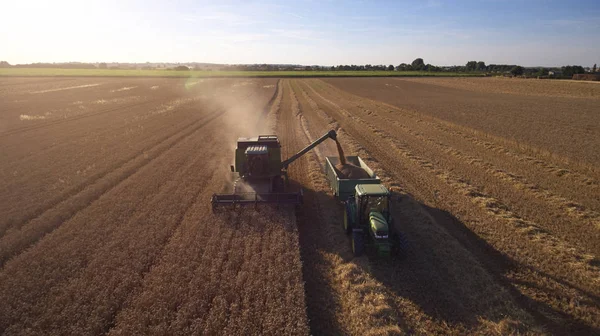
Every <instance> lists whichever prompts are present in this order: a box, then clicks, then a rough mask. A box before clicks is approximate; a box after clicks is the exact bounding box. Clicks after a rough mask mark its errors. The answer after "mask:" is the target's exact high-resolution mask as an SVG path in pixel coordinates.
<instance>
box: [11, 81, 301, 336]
mask: <svg viewBox="0 0 600 336" xmlns="http://www.w3.org/2000/svg"><path fill="white" fill-rule="evenodd" d="M263 82H268V83H263ZM271 82H274V81H272V80H271V81H261V82H259V83H254V85H253V87H252V88H251V89H247V90H238V92H237V93H227V92H226V91H225V88H222V89H221V90H222V92H217V94H219V95H224V96H225V97H220V98H223V99H225V100H229V101H239V102H244V101H246V100H251V99H254V100H256V102H255V105H256V106H258V105H260V104H261V103H260V102H261V101H262V104H263V105H264V104H266V102H267V101H268V99H269V98H270V97H271V95H272V93H273V92H274V90H273V89H271V90H265V88H264V87H262V86H261V85H260V84H269V83H271ZM242 91H243V92H242ZM269 92H270V93H269ZM220 98H219V99H216V98H215V103H214V104H213V105H215V106H216V107H217V109H220V110H223V111H224V114H222V113H220V112H218V111H217V112H216V113H217V114H214V117H213V118H211V117H210V115H209V114H207V113H203V114H204V115H207V116H206V117H203V116H202V114H201V115H200V117H199V118H198V122H199V124H198V122H196V123H194V120H195V119H190V120H188V125H187V126H184V127H183V128H179V129H176V128H174V129H175V133H174V134H173V135H172V136H171V137H168V136H166V137H164V140H162V141H161V142H159V145H158V147H156V148H157V152H156V153H154V152H153V149H150V150H149V151H146V152H143V153H140V155H138V156H137V157H135V158H133V159H132V160H133V162H131V164H132V167H131V170H129V171H128V172H127V173H124V174H121V173H119V172H118V170H119V169H121V168H117V170H112V171H109V172H108V175H107V176H110V175H111V174H112V173H113V172H115V173H116V174H117V175H119V174H120V175H119V176H120V178H119V180H117V181H116V182H115V183H112V182H111V183H110V184H112V185H111V186H110V187H109V188H105V190H102V191H100V192H99V193H98V195H94V198H95V200H94V199H92V200H88V201H89V202H90V203H89V204H87V202H86V198H85V197H83V198H81V199H79V200H77V199H76V197H75V198H74V197H69V196H71V195H67V200H66V202H67V203H69V202H75V201H79V202H81V203H80V204H79V205H76V207H78V209H76V210H75V211H74V214H73V215H72V218H70V219H68V220H66V221H64V222H62V221H60V220H58V221H57V222H56V224H60V225H59V226H57V227H56V228H53V231H52V232H51V233H49V234H46V235H43V234H42V235H41V237H39V239H40V240H39V241H38V242H37V243H35V245H34V246H33V247H32V248H30V249H28V250H26V251H25V252H23V253H21V254H18V255H16V256H15V257H14V258H13V259H11V260H9V261H8V262H7V263H6V264H5V265H4V267H3V268H2V271H0V277H1V280H2V281H0V296H1V297H2V302H3V304H2V305H0V309H1V310H2V313H1V314H0V315H1V316H2V318H1V320H0V322H1V323H0V330H2V331H3V332H4V333H6V334H20V333H23V332H24V331H25V330H28V332H29V333H45V334H64V333H78V334H99V333H105V332H110V333H122V334H130V333H131V332H144V333H162V332H165V330H166V331H167V332H169V333H186V332H190V331H196V332H204V333H214V332H217V331H223V330H225V331H226V333H231V334H239V333H240V332H241V333H245V334H246V333H260V332H267V333H276V332H278V331H281V330H285V331H286V332H289V333H296V334H306V333H307V330H306V319H305V317H304V318H303V316H305V310H304V300H303V291H302V283H301V281H300V279H301V273H300V272H301V270H300V259H299V255H298V248H297V245H298V242H297V234H296V233H295V221H294V218H293V213H292V212H289V211H287V212H286V211H283V212H282V213H279V212H276V213H272V212H268V211H267V212H263V213H254V212H253V211H249V212H245V211H238V212H237V213H235V214H233V215H225V217H219V216H214V215H212V214H211V213H210V207H209V205H208V204H209V199H210V194H211V193H212V192H214V191H218V189H219V188H221V187H222V184H223V183H224V180H225V178H224V175H225V174H224V173H223V172H224V171H225V170H226V168H227V163H228V162H229V160H230V156H227V155H223V153H229V152H230V151H231V148H230V144H229V143H228V142H227V141H225V140H224V139H223V136H222V133H223V129H230V130H231V132H234V133H236V132H237V133H239V132H240V129H238V128H236V127H232V125H230V124H229V121H230V117H229V114H230V111H229V108H231V106H224V105H223V104H221V102H219V101H218V100H220ZM199 110H205V108H201V109H199ZM248 112H249V113H253V111H248ZM258 112H259V113H260V112H262V111H258ZM183 114H184V113H178V115H179V116H181V115H183ZM188 114H189V113H188ZM221 114H222V115H221ZM256 114H258V113H256ZM256 117H257V115H256V116H255V118H256ZM153 118H154V120H155V121H154V122H157V121H156V120H158V122H160V119H156V117H153ZM203 118H204V119H208V120H207V122H206V123H202V122H201V120H202V119H203ZM195 125H196V126H195ZM167 134H168V133H167ZM227 139H228V138H227ZM163 144H164V146H166V147H164V149H161V147H160V146H163ZM190 154H191V155H190ZM137 158H140V160H141V161H140V164H137V161H136V160H137ZM127 164H129V163H126V164H125V166H127ZM117 178H118V177H117ZM87 189H88V188H87V187H86V188H84V191H85V190H87ZM74 196H77V195H74ZM71 210H72V209H71V208H70V207H69V206H65V207H62V208H61V207H60V205H59V206H58V207H54V206H52V205H50V206H49V208H48V210H46V212H48V211H49V212H53V211H54V212H56V213H57V216H59V217H60V216H64V212H69V211H71ZM272 211H275V210H272ZM61 212H62V213H61ZM69 216H71V215H69ZM290 216H291V217H290ZM41 222H42V223H45V222H46V221H41ZM257 222H258V223H259V224H256V223H257ZM5 237H6V236H5ZM5 246H6V245H4V244H3V245H2V247H5ZM198 251H200V252H201V253H200V254H196V253H194V252H198ZM14 252H15V254H17V251H14ZM165 270H166V271H167V272H166V273H165ZM186 279H188V280H189V279H191V282H187V281H186ZM178 280H181V281H178ZM282 293H283V295H282ZM161 294H162V296H161ZM161 297H162V298H163V299H165V300H167V301H162V300H160V298H161ZM147 298H152V302H151V303H150V304H151V305H153V306H154V307H155V308H156V310H148V307H147V304H148V301H147ZM173 298H177V301H176V302H175V303H173V301H171V302H168V300H169V299H173Z"/></svg>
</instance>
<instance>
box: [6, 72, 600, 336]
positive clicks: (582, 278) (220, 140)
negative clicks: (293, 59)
mask: <svg viewBox="0 0 600 336" xmlns="http://www.w3.org/2000/svg"><path fill="white" fill-rule="evenodd" d="M599 103H600V86H599V85H594V84H588V83H573V82H548V81H527V80H509V79H491V78H456V79H455V78H423V79H416V78H414V79H408V78H407V79H393V78H330V79H281V80H277V79H248V78H246V79H243V78H241V79H208V78H207V79H188V80H185V79H152V78H143V79H135V78H119V79H111V78H1V79H0V214H1V215H0V267H1V268H0V334H7V335H18V334H122V335H132V334H309V333H312V334H327V335H330V334H353V335H380V334H382V335H383V334H385V335H389V334H440V335H447V334H456V335H462V334H468V333H471V334H497V335H505V334H582V335H591V334H598V333H600V234H599V232H600V187H599V183H600V170H598V168H597V167H598V163H600V157H599V156H598V151H597V148H599V147H600V129H599V128H600V116H599V115H598V113H599V112H598V111H600V109H599ZM329 129H335V130H336V131H338V139H339V140H340V142H341V145H342V147H343V148H344V151H345V152H346V155H359V156H361V157H362V158H363V159H365V161H366V162H367V164H368V165H369V166H370V167H372V168H374V170H375V171H376V173H377V174H378V175H379V176H380V177H381V178H382V181H383V182H384V183H385V185H386V186H387V187H388V188H390V189H391V190H392V191H393V192H394V197H393V202H392V214H393V215H394V217H395V219H396V223H397V226H399V228H400V230H401V231H402V232H403V233H404V235H405V236H406V238H407V240H408V243H409V250H408V253H407V255H406V256H405V257H404V258H403V259H399V260H398V259H391V260H380V259H377V258H375V257H373V256H371V257H369V256H364V257H360V258H353V257H352V252H351V247H350V243H349V239H348V237H347V236H346V235H345V233H344V231H343V229H342V223H341V221H342V219H343V216H342V207H341V206H340V205H339V204H338V202H337V201H335V200H334V199H333V198H332V197H331V192H330V190H329V185H328V183H327V181H326V180H325V175H324V162H325V161H324V159H325V156H329V155H332V156H333V155H337V149H336V145H335V143H334V142H333V141H329V142H325V143H323V144H322V145H320V146H318V147H317V148H316V149H315V150H313V151H311V152H309V153H308V154H306V155H305V156H303V157H302V158H301V159H299V160H298V161H296V162H294V163H293V164H292V165H291V166H290V178H291V180H292V181H291V183H292V184H293V185H294V186H301V187H302V188H304V195H305V196H304V200H305V202H304V204H303V205H302V206H301V207H299V208H298V209H296V210H295V209H292V208H289V207H285V206H283V207H280V208H275V207H269V206H263V207H261V208H260V209H259V210H258V211H255V210H254V209H253V208H252V207H250V208H236V209H230V210H227V211H219V212H216V213H213V212H212V211H211V207H210V196H211V195H212V193H214V192H222V191H224V190H227V189H228V188H229V185H230V183H231V179H230V177H229V174H228V172H229V164H230V163H231V162H232V160H233V149H234V147H235V139H236V138H237V137H238V136H251V135H256V134H259V133H262V134H264V133H275V134H278V135H279V137H280V141H281V143H282V147H283V150H282V152H283V156H284V157H286V158H287V157H289V156H291V155H293V154H294V153H296V152H297V151H299V150H300V149H302V148H303V147H304V146H306V145H307V144H308V143H309V142H310V141H312V140H313V139H315V138H317V137H319V136H321V135H322V134H324V133H325V132H326V131H327V130H329Z"/></svg>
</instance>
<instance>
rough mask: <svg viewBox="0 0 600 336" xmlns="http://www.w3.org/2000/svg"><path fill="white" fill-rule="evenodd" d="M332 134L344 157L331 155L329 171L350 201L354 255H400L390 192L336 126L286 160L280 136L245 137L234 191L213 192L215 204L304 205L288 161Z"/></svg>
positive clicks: (336, 189)
mask: <svg viewBox="0 0 600 336" xmlns="http://www.w3.org/2000/svg"><path fill="white" fill-rule="evenodd" d="M327 139H332V140H334V141H335V142H336V144H337V147H338V151H339V156H338V157H335V156H328V157H326V159H325V160H326V168H325V169H326V175H327V179H328V180H329V183H330V186H331V189H332V190H333V196H334V197H335V198H337V199H338V200H339V201H341V202H342V204H343V205H344V222H343V223H344V230H345V231H346V233H348V234H351V235H352V251H353V253H354V255H355V256H360V255H362V254H363V253H364V251H365V248H371V247H374V248H375V250H376V253H377V255H379V256H384V257H386V256H390V255H391V254H400V253H401V252H402V251H403V247H404V244H403V239H402V237H401V235H400V234H399V233H398V232H397V231H396V230H394V220H393V218H392V215H391V213H390V208H389V207H390V192H389V191H388V190H387V188H386V187H385V186H384V185H382V184H381V181H380V180H379V178H378V177H377V176H376V175H375V173H374V172H373V170H372V169H371V168H369V167H368V166H367V165H366V164H365V162H364V161H363V160H362V159H361V158H360V157H358V156H344V153H343V150H342V148H341V146H340V144H339V142H338V141H337V134H336V132H335V131H334V130H331V131H329V132H327V133H326V134H324V135H323V136H322V137H320V138H319V139H317V140H315V141H314V142H312V143H311V144H310V145H308V146H306V147H305V148H304V149H302V150H301V151H299V152H298V153H296V154H295V155H293V156H292V157H290V158H289V159H287V160H285V161H282V160H281V144H280V143H279V138H278V137H277V136H276V135H259V136H258V137H254V138H239V139H238V141H237V148H236V150H235V164H234V165H232V166H231V172H232V174H233V181H234V183H233V192H232V193H231V194H213V196H212V206H213V209H215V208H217V207H218V206H222V205H229V206H236V205H238V204H239V205H248V204H252V205H255V206H257V205H258V204H260V203H274V204H301V203H302V189H300V190H298V191H290V190H288V189H289V183H288V174H287V169H288V166H289V165H290V164H291V163H292V162H294V161H296V160H297V159H298V158H300V157H301V156H302V155H304V154H306V153H307V152H308V151H310V150H311V149H313V148H315V147H316V146H317V145H319V144H320V143H322V142H323V141H325V140H327Z"/></svg>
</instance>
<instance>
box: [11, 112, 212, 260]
mask: <svg viewBox="0 0 600 336" xmlns="http://www.w3.org/2000/svg"><path fill="white" fill-rule="evenodd" d="M223 113H224V111H219V110H217V111H216V112H212V113H209V114H208V115H207V116H206V117H205V118H202V119H200V120H197V121H196V122H194V123H192V124H190V125H189V126H186V127H184V129H182V130H177V131H176V132H175V133H172V134H168V135H166V136H164V137H162V138H161V139H160V140H159V141H158V142H157V143H156V144H154V145H153V146H152V147H151V148H149V149H146V150H142V151H139V152H138V153H136V154H135V155H134V156H132V157H130V158H129V159H127V160H126V161H125V160H124V162H120V163H118V164H117V165H115V166H114V167H115V168H113V169H111V170H108V171H106V172H105V173H104V174H102V175H101V176H99V177H98V178H96V179H95V180H94V181H92V182H91V183H89V184H87V185H84V186H81V188H78V190H76V191H74V192H72V193H69V194H65V195H63V196H62V197H61V198H60V199H58V200H56V201H55V202H53V204H51V205H50V207H47V208H46V209H43V210H40V211H38V213H36V214H35V216H30V218H29V219H28V220H27V221H26V222H24V223H22V224H21V225H19V226H18V228H13V229H11V230H9V231H7V232H6V233H5V234H4V235H3V236H2V238H0V266H3V265H4V263H5V262H6V261H7V260H8V259H9V258H10V257H12V256H14V255H16V254H18V253H20V252H21V251H23V250H24V249H25V248H27V247H28V246H31V245H32V244H34V243H35V242H36V241H38V240H39V239H41V238H43V237H44V236H45V235H46V234H48V233H50V232H52V231H53V230H54V229H56V227H58V226H59V225H60V224H61V223H63V222H65V221H67V220H68V219H70V218H72V217H73V216H75V215H76V214H77V213H78V212H80V211H81V210H82V209H85V208H86V207H88V206H89V205H90V204H91V203H92V202H94V201H95V200H97V199H98V198H100V196H102V195H103V194H104V193H106V192H108V191H109V190H111V189H113V188H114V187H115V186H117V185H119V184H120V183H121V182H123V181H124V180H126V179H127V178H129V177H130V176H131V175H133V174H134V173H135V172H136V171H137V170H139V169H140V168H142V167H143V166H145V165H147V164H149V163H150V162H152V161H153V160H155V159H157V158H158V157H160V156H161V155H162V154H163V153H164V152H165V151H167V150H168V149H169V148H171V147H173V146H175V145H176V144H177V143H179V142H181V141H182V140H184V139H185V138H187V137H189V136H190V135H192V134H193V133H194V132H196V131H198V130H199V129H201V128H203V127H204V126H206V125H208V124H209V123H210V122H211V121H213V120H215V119H216V118H218V117H220V116H221V115H223Z"/></svg>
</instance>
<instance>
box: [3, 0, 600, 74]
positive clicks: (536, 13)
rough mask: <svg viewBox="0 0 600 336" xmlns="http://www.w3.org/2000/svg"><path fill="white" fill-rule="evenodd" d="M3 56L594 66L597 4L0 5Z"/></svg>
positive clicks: (64, 0)
mask: <svg viewBox="0 0 600 336" xmlns="http://www.w3.org/2000/svg"><path fill="white" fill-rule="evenodd" d="M0 8H1V11H0V60H6V61H8V62H9V63H11V64H14V63H29V62H63V61H81V62H99V61H108V62H113V61H114V62H146V61H150V62H159V61H164V62H191V61H196V62H213V63H294V64H322V65H337V64H367V63H370V64H394V65H397V64H400V63H403V62H406V63H410V62H411V61H412V60H413V59H415V58H417V57H422V58H424V59H425V62H426V63H431V64H435V65H452V64H465V63H466V62H467V61H469V60H482V61H485V62H486V63H488V64H490V63H509V64H521V65H526V66H533V65H545V66H550V65H565V64H580V65H583V66H592V65H593V64H594V63H600V2H599V1H598V0H587V1H576V0H573V1H552V0H479V1H474V0H469V1H441V0H437V1H436V0H434V1H334V0H331V1H328V0H315V1H310V0H303V1H264V0H263V1H228V0H222V1H199V0H193V1H168V2H167V1H152V0H148V1H126V0H122V1H113V0H105V1H95V0H77V1H72V0H50V1H42V0H35V1H28V0H2V4H0Z"/></svg>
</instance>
